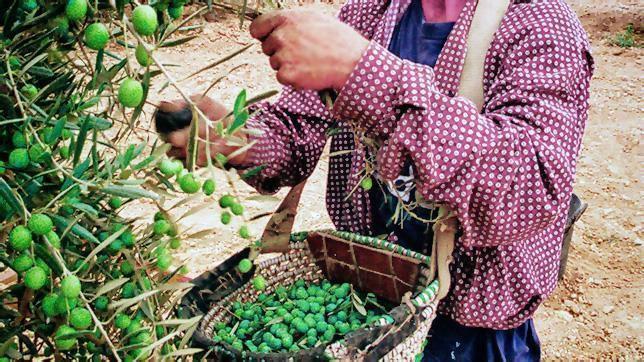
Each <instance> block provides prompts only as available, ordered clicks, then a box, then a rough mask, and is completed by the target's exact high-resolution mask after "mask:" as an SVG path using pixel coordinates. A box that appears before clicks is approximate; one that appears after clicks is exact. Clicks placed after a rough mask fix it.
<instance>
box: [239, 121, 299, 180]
mask: <svg viewBox="0 0 644 362" xmlns="http://www.w3.org/2000/svg"><path fill="white" fill-rule="evenodd" d="M259 114H261V111H260V112H258V115H259ZM246 127H247V128H250V129H253V130H255V131H259V133H261V134H250V135H249V136H248V142H249V143H252V142H255V144H254V145H253V147H251V148H250V150H249V151H248V156H247V157H246V159H245V160H244V163H243V164H241V165H235V166H234V167H235V169H237V170H238V171H239V173H240V175H243V174H244V173H245V172H247V171H251V170H253V169H255V168H258V167H260V168H261V169H260V170H259V172H257V173H255V172H253V174H254V175H253V176H251V177H249V178H247V179H245V180H244V181H246V182H247V183H249V184H250V185H251V186H253V187H255V188H256V189H257V190H258V191H260V192H261V193H274V192H276V191H277V190H278V189H279V179H280V167H279V166H280V165H281V164H282V163H283V162H284V160H287V159H288V158H289V155H288V153H287V151H286V150H287V148H286V147H285V145H284V144H282V143H283V142H282V139H281V138H280V137H271V136H270V135H271V130H270V128H269V126H268V125H266V124H264V123H262V122H259V121H258V120H257V116H255V117H252V118H251V119H250V120H248V122H247V123H246Z"/></svg>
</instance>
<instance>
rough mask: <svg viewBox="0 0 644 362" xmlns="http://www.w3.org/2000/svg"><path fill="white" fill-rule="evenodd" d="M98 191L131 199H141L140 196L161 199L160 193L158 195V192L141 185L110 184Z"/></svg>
mask: <svg viewBox="0 0 644 362" xmlns="http://www.w3.org/2000/svg"><path fill="white" fill-rule="evenodd" d="M98 191H101V192H104V193H106V194H110V195H114V196H120V197H127V198H130V199H139V198H148V199H152V200H158V199H159V195H157V194H156V193H154V192H151V191H147V190H145V189H142V188H140V187H133V186H118V185H110V186H105V187H102V188H101V189H100V190H98Z"/></svg>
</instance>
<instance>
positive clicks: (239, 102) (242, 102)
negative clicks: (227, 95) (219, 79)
mask: <svg viewBox="0 0 644 362" xmlns="http://www.w3.org/2000/svg"><path fill="white" fill-rule="evenodd" d="M244 107H246V89H243V90H242V91H241V92H239V94H238V95H237V98H235V105H234V107H233V114H234V115H235V116H238V115H239V114H240V113H241V112H242V111H243V110H244Z"/></svg>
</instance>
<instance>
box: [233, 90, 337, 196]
mask: <svg viewBox="0 0 644 362" xmlns="http://www.w3.org/2000/svg"><path fill="white" fill-rule="evenodd" d="M316 97H317V94H315V92H297V91H294V90H293V89H291V88H285V90H284V92H283V94H282V96H281V97H280V99H279V100H278V101H277V102H276V103H275V104H270V103H263V104H261V105H259V106H257V107H255V108H254V109H253V116H252V117H251V118H250V119H249V120H248V122H247V127H248V128H250V129H252V130H253V131H252V134H251V135H249V142H252V143H254V145H253V147H251V149H250V150H249V151H248V153H247V156H246V159H245V161H244V163H243V165H241V166H239V167H238V168H240V169H241V170H240V172H241V173H242V174H244V173H248V172H250V173H253V174H254V175H253V176H252V177H249V178H247V179H246V181H247V182H248V183H249V184H250V185H252V186H253V187H255V188H256V189H257V190H258V191H260V192H262V193H273V192H276V191H277V190H278V189H279V188H281V187H284V186H294V185H296V184H298V183H300V182H301V181H302V180H304V179H305V178H307V177H308V176H309V175H310V174H311V173H312V172H313V170H314V169H315V165H316V164H317V160H318V159H319V157H320V155H321V154H322V150H323V149H324V145H325V143H326V136H325V132H326V129H327V127H328V124H329V122H328V121H327V120H326V119H325V118H326V117H328V113H327V111H326V109H325V108H324V107H323V106H322V104H321V102H320V100H319V98H316ZM304 105H306V106H304Z"/></svg>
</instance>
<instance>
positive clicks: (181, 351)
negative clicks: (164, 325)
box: [165, 348, 203, 357]
mask: <svg viewBox="0 0 644 362" xmlns="http://www.w3.org/2000/svg"><path fill="white" fill-rule="evenodd" d="M200 352H203V349H201V348H183V349H179V350H176V351H174V352H170V353H168V354H167V355H165V356H166V357H179V356H192V355H193V354H197V353H200Z"/></svg>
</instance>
